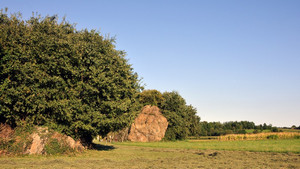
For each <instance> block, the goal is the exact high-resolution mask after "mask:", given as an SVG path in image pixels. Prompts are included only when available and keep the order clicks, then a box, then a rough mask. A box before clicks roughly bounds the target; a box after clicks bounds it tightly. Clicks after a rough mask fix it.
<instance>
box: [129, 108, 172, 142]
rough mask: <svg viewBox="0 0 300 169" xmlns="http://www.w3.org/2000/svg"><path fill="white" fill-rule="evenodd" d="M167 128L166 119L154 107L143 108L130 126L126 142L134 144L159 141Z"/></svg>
mask: <svg viewBox="0 0 300 169" xmlns="http://www.w3.org/2000/svg"><path fill="white" fill-rule="evenodd" d="M167 128H168V121H167V119H166V118H165V117H164V116H163V115H162V114H161V112H160V111H159V108H158V107H156V106H149V105H147V106H145V107H144V108H143V109H142V112H141V113H140V114H139V115H138V117H137V118H136V119H135V121H134V123H133V124H132V125H131V128H130V132H129V135H128V140H130V141H136V142H151V141H160V140H161V139H162V138H164V136H165V132H166V130H167Z"/></svg>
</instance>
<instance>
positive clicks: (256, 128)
mask: <svg viewBox="0 0 300 169" xmlns="http://www.w3.org/2000/svg"><path fill="white" fill-rule="evenodd" d="M200 125H201V127H200V128H201V132H200V135H201V136H220V135H226V134H246V133H247V130H251V129H252V130H253V133H259V132H262V131H263V130H269V131H271V132H279V131H280V130H279V129H278V128H277V127H274V126H272V124H269V125H267V124H266V123H264V124H260V125H255V123H254V122H250V121H240V122H238V121H230V122H225V123H220V122H206V121H204V122H201V123H200Z"/></svg>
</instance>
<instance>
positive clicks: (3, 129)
mask: <svg viewBox="0 0 300 169" xmlns="http://www.w3.org/2000/svg"><path fill="white" fill-rule="evenodd" d="M0 144H2V146H0V156H1V155H5V154H48V153H50V151H51V153H55V152H54V151H55V150H58V149H61V150H62V151H60V152H61V153H63V151H64V152H66V151H72V152H74V151H76V152H81V151H83V150H84V149H85V147H83V146H82V144H81V143H80V142H79V141H75V140H74V139H73V138H71V137H70V136H67V135H64V134H60V133H58V132H56V131H53V130H48V128H47V127H40V126H35V127H34V128H33V129H32V130H31V131H26V132H24V131H23V132H20V131H19V132H16V129H12V128H11V127H10V126H9V125H6V124H1V123H0ZM19 145H21V146H19ZM9 147H14V148H13V149H12V150H14V151H10V148H9Z"/></svg>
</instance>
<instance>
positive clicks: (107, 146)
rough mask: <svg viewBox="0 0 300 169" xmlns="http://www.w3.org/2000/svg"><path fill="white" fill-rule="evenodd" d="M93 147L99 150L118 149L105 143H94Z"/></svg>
mask: <svg viewBox="0 0 300 169" xmlns="http://www.w3.org/2000/svg"><path fill="white" fill-rule="evenodd" d="M93 149H95V150H98V151H110V150H114V149H116V147H114V146H111V145H103V144H96V143H93Z"/></svg>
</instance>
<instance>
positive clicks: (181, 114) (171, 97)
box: [161, 91, 201, 140]
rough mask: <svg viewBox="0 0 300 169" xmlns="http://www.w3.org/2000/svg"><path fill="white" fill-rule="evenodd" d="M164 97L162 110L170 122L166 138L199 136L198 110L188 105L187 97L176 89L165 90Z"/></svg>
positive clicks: (178, 138) (175, 138) (176, 138)
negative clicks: (182, 95)
mask: <svg viewBox="0 0 300 169" xmlns="http://www.w3.org/2000/svg"><path fill="white" fill-rule="evenodd" d="M163 98H164V101H163V102H162V103H161V110H162V113H163V114H164V116H165V117H166V118H167V119H168V122H169V125H168V129H167V131H166V135H165V139H167V140H181V139H186V138H187V137H188V136H198V135H199V134H200V132H201V128H200V117H199V116H197V115H196V113H197V110H196V109H195V108H194V107H193V106H191V105H187V104H186V101H185V99H184V98H183V97H181V96H180V94H179V93H178V92H176V91H172V92H164V93H163Z"/></svg>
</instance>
